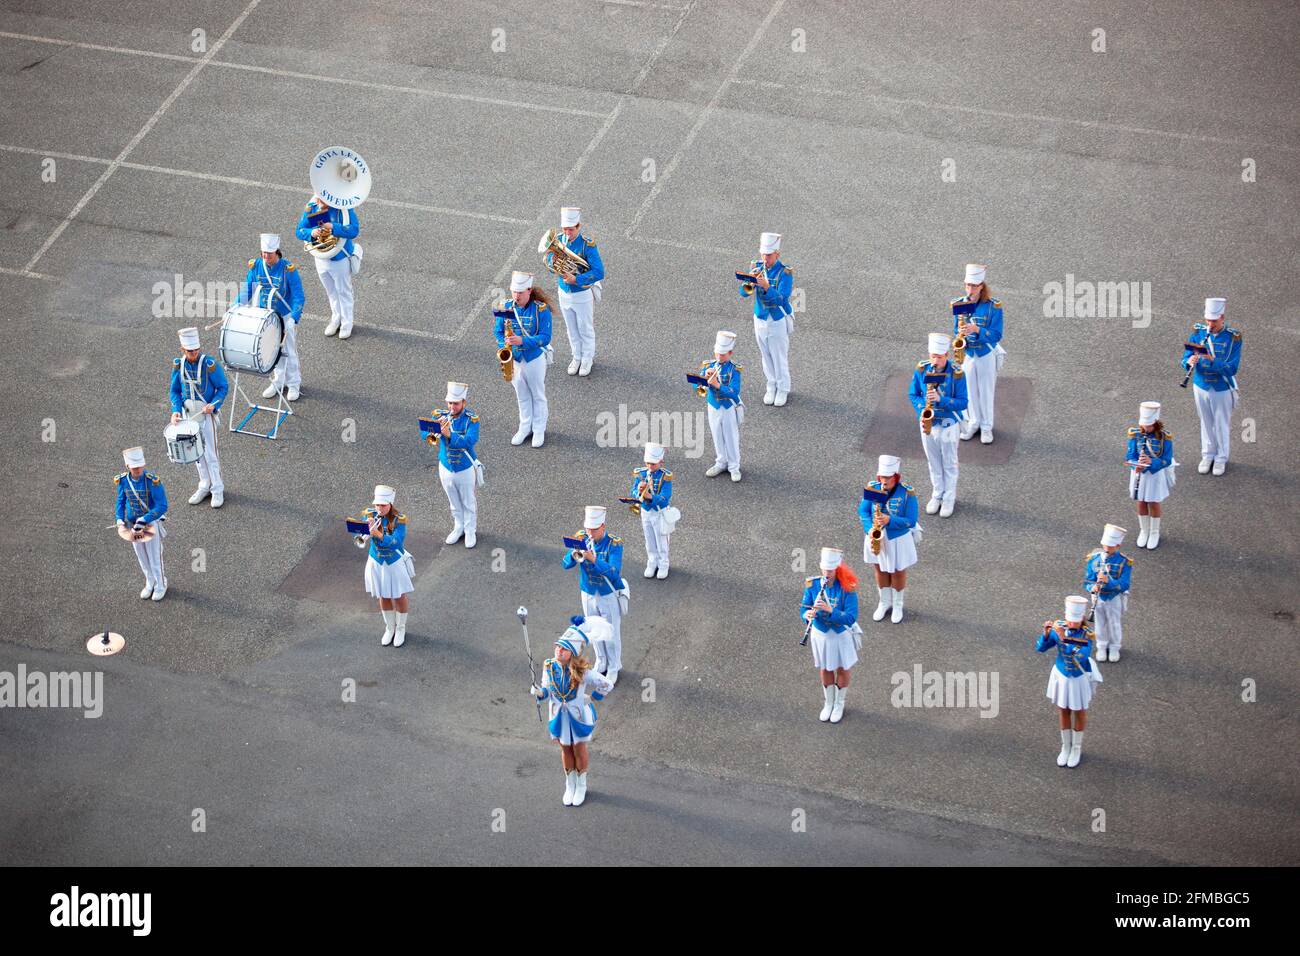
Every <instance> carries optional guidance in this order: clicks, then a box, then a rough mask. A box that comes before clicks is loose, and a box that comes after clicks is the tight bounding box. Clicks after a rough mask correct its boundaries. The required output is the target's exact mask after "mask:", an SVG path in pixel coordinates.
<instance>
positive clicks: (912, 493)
mask: <svg viewBox="0 0 1300 956" xmlns="http://www.w3.org/2000/svg"><path fill="white" fill-rule="evenodd" d="M899 484H901V485H902V486H903V487H904V488H906V489H907V493H908V494H909V495H912V496H913V497H915V496H916V489H915V488H913V487H912V486H911V485H909V484H907V483H905V482H899Z"/></svg>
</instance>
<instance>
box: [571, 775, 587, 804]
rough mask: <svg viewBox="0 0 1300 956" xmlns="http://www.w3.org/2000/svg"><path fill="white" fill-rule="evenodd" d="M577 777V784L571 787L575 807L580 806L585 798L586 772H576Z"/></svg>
mask: <svg viewBox="0 0 1300 956" xmlns="http://www.w3.org/2000/svg"><path fill="white" fill-rule="evenodd" d="M577 777H578V783H577V786H575V787H574V788H573V805H574V806H575V807H580V806H582V801H583V800H586V799H587V774H586V772H585V771H584V772H583V773H580V774H578V775H577Z"/></svg>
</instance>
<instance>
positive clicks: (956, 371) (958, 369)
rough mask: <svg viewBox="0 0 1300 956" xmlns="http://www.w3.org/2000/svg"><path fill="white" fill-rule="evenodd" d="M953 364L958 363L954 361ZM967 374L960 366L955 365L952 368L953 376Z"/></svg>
mask: <svg viewBox="0 0 1300 956" xmlns="http://www.w3.org/2000/svg"><path fill="white" fill-rule="evenodd" d="M953 364H954V365H956V363H953ZM965 374H966V373H965V372H964V371H963V370H962V369H961V367H960V366H957V367H955V368H954V369H953V370H952V377H953V378H962V377H963V376H964V375H965Z"/></svg>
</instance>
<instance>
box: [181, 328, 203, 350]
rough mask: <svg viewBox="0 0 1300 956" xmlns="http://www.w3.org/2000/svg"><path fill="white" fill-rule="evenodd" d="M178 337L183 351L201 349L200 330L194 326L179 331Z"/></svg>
mask: <svg viewBox="0 0 1300 956" xmlns="http://www.w3.org/2000/svg"><path fill="white" fill-rule="evenodd" d="M176 337H177V338H179V339H180V340H181V348H183V349H196V348H198V347H199V330H198V329H197V328H195V327H194V326H190V327H189V328H188V329H181V330H179V331H178V332H177V333H176Z"/></svg>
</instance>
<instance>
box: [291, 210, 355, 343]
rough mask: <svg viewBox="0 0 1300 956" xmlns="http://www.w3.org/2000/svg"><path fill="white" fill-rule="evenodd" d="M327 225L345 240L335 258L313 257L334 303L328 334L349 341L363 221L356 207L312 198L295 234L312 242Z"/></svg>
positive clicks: (331, 309) (329, 296)
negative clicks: (335, 334)
mask: <svg viewBox="0 0 1300 956" xmlns="http://www.w3.org/2000/svg"><path fill="white" fill-rule="evenodd" d="M326 222H328V223H329V224H330V229H331V231H332V232H333V234H334V235H336V236H338V237H339V238H340V239H342V240H343V241H342V242H340V243H339V245H338V251H337V252H336V253H335V254H334V256H333V257H332V258H329V259H322V258H319V257H317V256H312V258H313V259H314V260H315V262H316V272H317V274H318V275H319V276H320V284H321V285H322V286H323V287H324V289H325V297H326V298H327V299H329V303H330V322H329V325H327V326H326V327H325V334H326V335H333V334H334V332H336V331H337V332H338V333H339V338H343V339H345V338H347V337H348V336H349V335H351V334H352V318H353V316H352V276H353V274H354V273H355V272H356V271H357V270H358V269H359V268H360V267H361V244H360V243H358V242H357V241H356V239H357V236H359V235H360V234H361V220H360V219H358V218H357V211H356V209H355V208H353V209H336V208H335V207H333V206H329V205H326V204H325V203H324V202H322V201H321V200H320V199H319V198H317V197H316V196H312V197H311V202H309V203H307V206H306V208H305V209H304V210H303V213H302V217H301V218H299V220H298V228H297V230H295V234H296V235H297V237H298V238H299V239H301V240H302V241H303V242H308V241H310V240H311V238H312V235H311V234H312V232H313V231H314V230H316V229H319V228H320V227H321V226H322V225H324V224H325V223H326Z"/></svg>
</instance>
